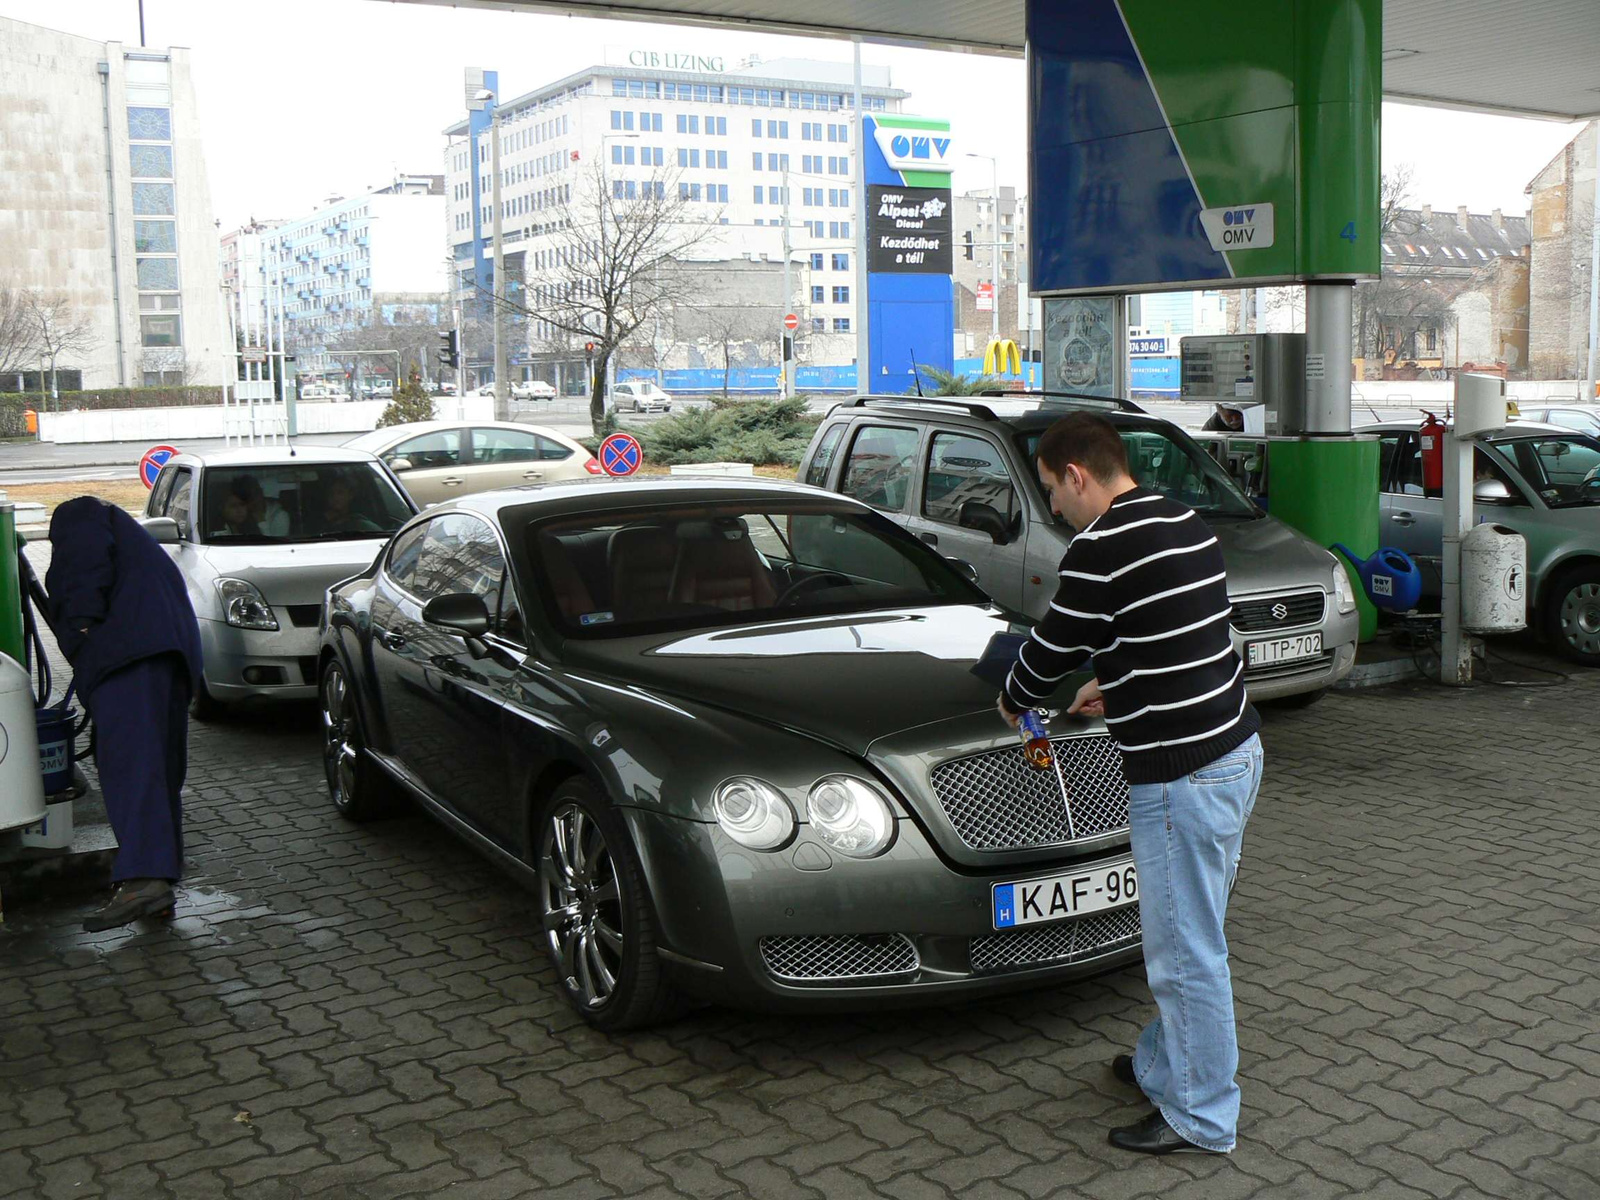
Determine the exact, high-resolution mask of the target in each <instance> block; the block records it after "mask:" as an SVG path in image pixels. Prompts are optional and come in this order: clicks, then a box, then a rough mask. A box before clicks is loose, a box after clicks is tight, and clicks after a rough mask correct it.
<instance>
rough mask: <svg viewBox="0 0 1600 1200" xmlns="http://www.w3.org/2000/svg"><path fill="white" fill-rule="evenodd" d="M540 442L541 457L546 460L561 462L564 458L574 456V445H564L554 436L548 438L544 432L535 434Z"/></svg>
mask: <svg viewBox="0 0 1600 1200" xmlns="http://www.w3.org/2000/svg"><path fill="white" fill-rule="evenodd" d="M534 437H535V438H537V439H538V442H539V457H540V458H541V459H542V460H543V461H545V462H560V461H561V460H562V459H566V458H571V457H572V447H570V446H563V445H562V444H561V443H560V442H558V441H556V440H555V439H554V438H547V437H545V436H543V435H542V434H534Z"/></svg>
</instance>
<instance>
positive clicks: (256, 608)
mask: <svg viewBox="0 0 1600 1200" xmlns="http://www.w3.org/2000/svg"><path fill="white" fill-rule="evenodd" d="M217 595H219V596H221V597H222V617H223V620H225V621H227V622H228V624H229V625H232V626H234V628H236V629H276V628H277V627H278V618H277V617H276V616H275V615H274V614H273V611H272V606H271V605H270V604H268V603H267V599H266V597H265V596H263V595H262V594H261V592H260V591H259V590H258V589H257V588H256V585H255V584H253V583H251V582H250V581H249V580H247V579H219V580H217Z"/></svg>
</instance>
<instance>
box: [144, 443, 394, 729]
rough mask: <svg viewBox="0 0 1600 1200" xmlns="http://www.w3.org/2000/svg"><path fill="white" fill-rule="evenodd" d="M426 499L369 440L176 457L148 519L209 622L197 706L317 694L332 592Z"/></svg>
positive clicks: (159, 482)
mask: <svg viewBox="0 0 1600 1200" xmlns="http://www.w3.org/2000/svg"><path fill="white" fill-rule="evenodd" d="M416 511H417V506H416V505H415V504H414V503H412V501H411V499H410V498H409V497H408V496H407V495H406V493H405V491H404V490H403V489H402V488H401V487H400V486H399V484H398V482H397V481H396V479H395V477H394V476H393V475H392V474H391V473H390V472H389V470H388V469H387V468H386V467H384V466H383V464H382V463H380V462H379V461H378V460H377V458H376V457H375V456H373V455H372V454H369V453H367V452H366V451H364V450H346V449H340V448H337V447H323V446H304V445H302V446H296V447H294V448H293V449H292V450H291V449H287V448H277V447H272V448H267V447H257V448H255V449H249V450H229V451H224V452H222V453H218V454H180V455H177V456H176V457H174V458H172V459H170V460H168V462H167V464H166V465H165V466H164V467H162V468H161V474H160V475H159V476H157V478H156V484H155V487H154V488H152V489H151V491H150V498H149V500H148V501H147V502H146V504H145V520H144V522H143V524H144V526H145V528H146V529H147V530H148V531H149V532H150V534H151V536H153V537H154V538H155V539H156V541H158V542H161V543H162V544H163V545H164V546H165V547H166V549H167V553H168V554H170V555H171V556H172V559H173V561H174V562H176V563H177V564H178V570H179V572H180V573H181V574H182V575H183V581H184V585H185V586H186V588H187V589H188V592H189V602H190V603H191V604H193V605H194V612H195V616H196V617H198V618H199V621H200V648H201V655H202V659H203V663H204V667H203V671H202V674H201V679H200V685H199V687H198V688H197V689H196V691H195V695H194V701H193V711H194V715H195V716H196V717H197V718H199V719H202V720H204V719H206V718H208V717H211V716H215V715H217V713H218V711H219V710H220V709H221V707H222V706H223V705H224V704H227V703H229V702H231V701H236V700H251V699H260V700H306V699H310V698H311V697H313V696H315V695H316V694H317V627H318V622H319V621H320V619H321V615H322V601H323V596H324V594H325V593H326V592H327V590H328V588H330V587H332V586H333V585H334V584H335V583H338V582H339V581H340V580H341V579H348V578H349V577H350V576H351V575H354V574H357V573H358V572H360V571H362V570H363V569H365V568H366V567H367V566H369V565H371V563H372V560H373V557H374V556H375V555H376V554H377V553H378V551H379V550H381V549H382V548H383V544H384V542H386V541H387V540H388V538H389V536H390V535H391V534H392V533H394V531H395V530H397V529H399V528H400V526H402V525H404V524H405V523H406V522H407V521H409V520H410V519H411V516H412V514H413V513H415V512H416Z"/></svg>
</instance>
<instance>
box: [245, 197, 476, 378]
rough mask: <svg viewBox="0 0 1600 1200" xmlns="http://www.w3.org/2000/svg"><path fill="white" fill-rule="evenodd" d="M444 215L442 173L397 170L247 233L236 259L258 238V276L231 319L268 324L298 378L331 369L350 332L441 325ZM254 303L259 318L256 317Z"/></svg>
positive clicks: (445, 319)
mask: <svg viewBox="0 0 1600 1200" xmlns="http://www.w3.org/2000/svg"><path fill="white" fill-rule="evenodd" d="M445 219H446V216H445V197H444V181H443V179H442V178H441V177H440V176H438V175H404V176H401V177H400V178H398V179H397V180H395V182H394V183H392V184H390V185H389V186H387V187H382V188H378V189H377V190H375V191H371V192H368V193H366V194H364V195H360V196H353V197H348V198H346V197H341V196H332V197H329V199H328V200H327V202H326V203H324V204H322V205H321V206H319V207H318V208H317V209H316V210H315V211H313V212H311V213H309V214H307V215H306V216H303V217H297V218H293V219H290V220H286V221H283V222H281V223H278V224H277V225H276V226H275V227H273V228H271V229H264V230H258V231H255V232H252V233H249V234H248V235H247V236H246V237H245V238H244V244H243V245H242V246H241V256H242V258H243V259H245V260H249V259H251V258H253V257H254V255H253V254H252V252H251V249H250V246H249V242H250V240H251V239H252V238H253V239H259V243H260V252H259V267H258V272H259V273H258V277H257V280H256V282H255V283H254V284H252V283H249V282H245V283H243V284H241V288H240V301H236V305H235V313H234V319H235V321H236V322H239V323H241V324H244V325H249V324H251V323H252V322H257V323H261V322H267V323H271V322H277V323H278V325H279V326H281V329H282V341H283V343H284V345H285V346H286V347H287V349H288V352H289V353H290V354H293V355H295V356H296V360H297V361H296V369H297V371H298V372H299V373H300V374H301V375H319V374H324V373H327V372H329V371H331V370H333V369H334V368H335V367H336V366H337V365H338V362H339V360H338V359H337V358H336V357H335V356H334V355H333V354H331V353H330V351H331V350H333V349H335V348H337V347H339V346H340V345H341V343H342V342H343V341H345V340H348V335H349V334H351V333H352V332H354V331H357V330H368V329H373V328H377V327H381V326H427V327H428V328H430V329H431V328H435V327H438V328H443V327H446V326H448V325H449V323H450V319H449V303H448V298H447V295H446V293H447V290H448V286H449V285H448V271H447V269H446V264H445V260H444V257H443V256H442V255H441V254H440V253H439V240H438V239H439V229H440V227H441V226H443V224H444V223H445ZM241 301H242V303H241ZM263 305H264V306H266V308H267V309H268V310H270V311H269V312H268V313H267V315H266V316H265V317H262V316H259V315H257V314H259V313H260V311H261V307H262V306H263ZM273 336H274V341H276V340H277V334H276V332H274V335H273ZM385 369H386V370H387V369H388V368H387V367H386V368H385Z"/></svg>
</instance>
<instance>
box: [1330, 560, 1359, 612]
mask: <svg viewBox="0 0 1600 1200" xmlns="http://www.w3.org/2000/svg"><path fill="white" fill-rule="evenodd" d="M1333 595H1334V599H1335V600H1336V601H1337V602H1338V605H1339V612H1340V613H1353V612H1355V610H1356V589H1355V588H1354V587H1352V586H1351V584H1350V574H1349V572H1347V571H1346V570H1345V569H1344V564H1343V563H1342V562H1340V561H1339V560H1338V559H1334V560H1333Z"/></svg>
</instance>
